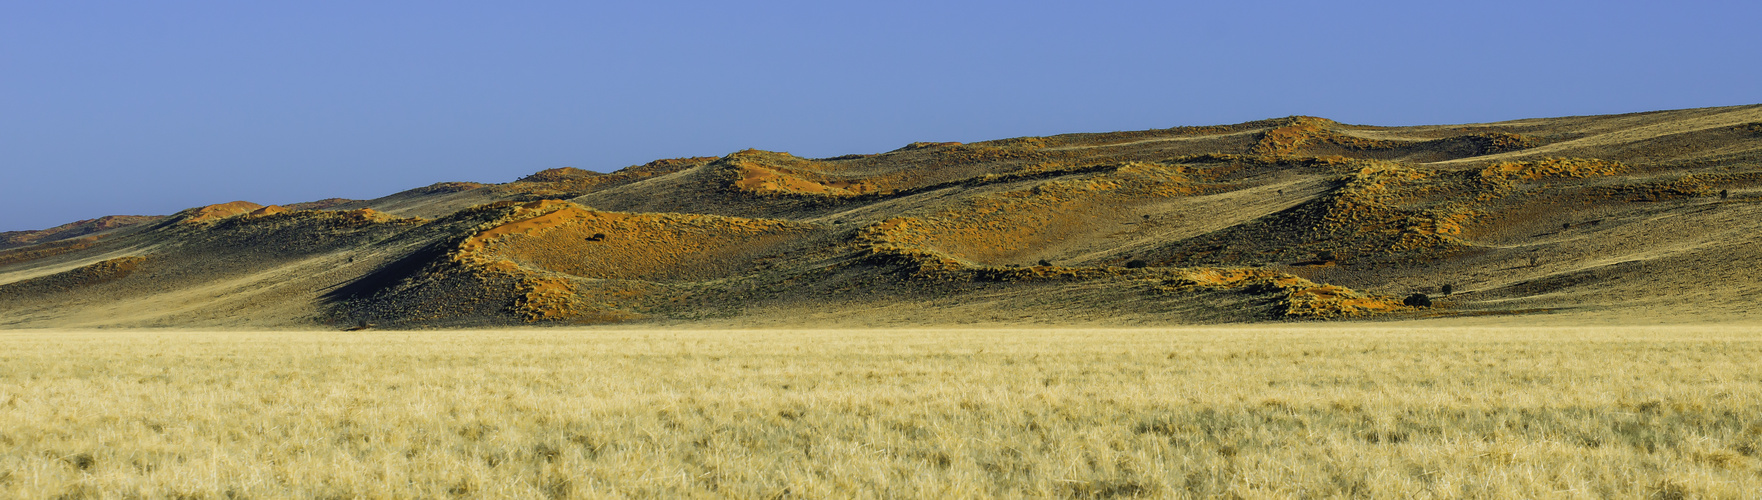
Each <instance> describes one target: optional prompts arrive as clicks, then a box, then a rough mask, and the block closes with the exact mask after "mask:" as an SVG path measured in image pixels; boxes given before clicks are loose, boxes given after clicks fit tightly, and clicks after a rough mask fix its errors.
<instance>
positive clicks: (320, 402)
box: [0, 320, 1762, 499]
mask: <svg viewBox="0 0 1762 500" xmlns="http://www.w3.org/2000/svg"><path fill="white" fill-rule="evenodd" d="M1462 325H1463V323H1462V322H1461V321H1460V320H1459V321H1458V322H1457V323H1454V324H1441V323H1426V322H1420V323H1405V324H1390V323H1380V324H1379V323H1358V324H1335V325H1297V326H1293V325H1272V326H1264V325H1263V326H1242V327H1223V328H1180V329H1161V330H1157V329H1136V330H1122V329H1039V330H1029V329H976V330H934V329H918V330H819V331H814V330H721V331H707V330H700V331H674V330H516V331H489V332H483V331H475V332H441V333H436V332H372V331H369V332H355V333H337V332H245V331H237V332H182V331H49V330H37V331H13V332H0V497H5V498H213V499H220V498H449V497H468V498H603V497H614V498H616V497H732V498H828V497H832V498H837V497H867V498H881V497H885V498H932V497H933V498H970V497H1024V496H1026V497H1076V498H1102V497H1245V498H1326V497H1353V498H1363V497H1373V498H1702V497H1705V498H1756V497H1758V496H1762V458H1759V456H1758V453H1759V450H1762V411H1759V410H1762V370H1758V369H1757V367H1758V366H1759V364H1758V363H1759V362H1762V328H1755V327H1740V326H1719V325H1712V326H1652V327H1638V326H1626V327H1514V326H1462Z"/></svg>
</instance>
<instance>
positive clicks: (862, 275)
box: [0, 105, 1762, 328]
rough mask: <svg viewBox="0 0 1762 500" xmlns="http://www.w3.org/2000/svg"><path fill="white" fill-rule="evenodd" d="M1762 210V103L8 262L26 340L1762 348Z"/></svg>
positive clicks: (930, 159)
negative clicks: (859, 333)
mask: <svg viewBox="0 0 1762 500" xmlns="http://www.w3.org/2000/svg"><path fill="white" fill-rule="evenodd" d="M1759 188H1762V105H1751V106H1736V107H1725V108H1706V109H1690V110H1678V111H1659V112H1649V113H1635V114H1626V115H1610V116H1588V117H1566V118H1542V119H1524V120H1515V121H1509V122H1499V123H1486V124H1468V125H1439V126H1419V127H1376V126H1364V125H1347V124H1341V123H1337V122H1334V121H1331V120H1327V119H1323V118H1315V117H1288V118H1279V119H1271V120H1261V121H1255V122H1248V123H1242V124H1236V125H1220V126H1208V127H1176V128H1170V129H1158V130H1144V131H1134V132H1110V133H1083V134H1067V135H1057V136H1049V137H1021V138H1014V139H1003V140H996V141H987V142H979V143H970V144H961V143H950V142H919V143H912V144H910V145H906V146H904V147H901V148H899V149H896V150H893V151H889V152H885V153H880V154H853V155H846V156H840V157H835V158H821V159H810V158H799V157H796V156H793V155H790V154H788V153H781V152H769V151H759V150H746V151H739V152H735V153H732V154H729V155H727V156H723V157H719V158H709V157H705V158H682V159H672V160H660V161H655V162H651V163H648V164H645V165H640V166H633V167H630V168H626V169H623V170H619V171H617V172H612V173H607V174H600V173H595V172H590V171H586V170H579V169H553V170H546V171H542V172H538V173H535V174H533V175H531V176H528V177H525V178H522V179H521V180H519V181H516V182H511V183H506V184H478V183H463V182H461V183H442V184H436V185H432V186H427V187H423V188H417V189H412V190H409V191H405V192H401V193H397V194H393V195H390V196H387V197H384V198H379V199H374V200H341V199H331V200H324V201H321V202H313V203H308V204H297V205H289V206H286V207H278V206H262V205H258V204H255V203H249V202H233V203H228V204H222V205H213V206H207V207H197V208H192V209H190V210H186V211H183V212H180V213H178V214H174V215H170V216H164V217H138V216H118V217H106V218H103V219H95V220H90V221H80V222H76V223H72V224H68V225H64V226H60V227H57V228H53V229H48V230H44V231H32V232H11V233H3V234H0V327H96V326H121V327H155V326H167V327H171V326H175V327H242V326H250V327H256V328H307V327H334V328H345V327H360V326H362V325H371V326H373V327H379V328H429V327H481V326H501V325H522V324H565V325H574V324H602V323H659V324H674V323H693V322H717V323H718V324H729V323H734V324H753V325H761V324H791V325H812V324H828V323H834V322H835V323H837V324H846V325H849V324H861V325H905V324H998V323H1010V324H1019V323H1051V324H1095V325H1160V324H1184V323H1227V322H1253V321H1287V320H1310V319H1337V318H1386V319H1391V320H1398V319H1407V318H1427V317H1441V316H1442V317H1449V316H1479V315H1511V314H1528V315H1542V314H1556V313H1573V314H1586V315H1607V316H1610V317H1622V318H1642V319H1673V320H1698V319H1715V320H1718V319H1731V318H1740V319H1742V318H1749V319H1754V318H1755V317H1756V315H1757V313H1755V312H1753V308H1752V307H1751V306H1750V304H1751V303H1752V302H1753V297H1755V294H1756V292H1758V291H1762V290H1759V289H1762V271H1758V270H1757V266H1755V265H1753V264H1752V263H1753V262H1755V261H1756V260H1757V258H1758V257H1762V246H1759V245H1762V238H1759V237H1757V236H1756V235H1757V234H1758V232H1759V231H1762V189H1759ZM1416 294H1420V295H1424V297H1416ZM1428 304H1429V305H1428Z"/></svg>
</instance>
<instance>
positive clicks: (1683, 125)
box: [1423, 106, 1762, 165]
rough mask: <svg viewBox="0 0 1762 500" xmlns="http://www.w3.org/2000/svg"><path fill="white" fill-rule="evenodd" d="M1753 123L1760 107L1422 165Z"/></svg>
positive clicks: (1760, 115)
mask: <svg viewBox="0 0 1762 500" xmlns="http://www.w3.org/2000/svg"><path fill="white" fill-rule="evenodd" d="M1755 121H1762V106H1756V107H1751V108H1748V109H1739V110H1735V111H1727V112H1724V113H1718V114H1714V115H1709V116H1706V117H1702V118H1698V119H1690V120H1672V121H1667V122H1664V123H1657V124H1652V125H1641V126H1638V127H1633V128H1628V129H1621V130H1616V131H1611V132H1605V133H1601V134H1596V135H1592V136H1589V137H1582V138H1578V139H1573V140H1570V141H1564V142H1556V143H1554V144H1549V145H1546V146H1541V147H1536V148H1530V149H1520V150H1517V151H1511V152H1507V153H1499V154H1493V155H1486V156H1473V157H1468V158H1458V159H1454V160H1445V161H1438V162H1431V163H1424V164H1423V165H1457V164H1463V163H1474V162H1482V161H1488V160H1508V159H1515V158H1520V157H1532V156H1536V155H1542V154H1547V153H1550V152H1556V151H1563V150H1567V149H1574V148H1581V147H1594V146H1609V145H1616V144H1629V143H1635V142H1640V141H1644V140H1647V139H1652V138H1655V137H1662V136H1666V135H1673V134H1680V133H1685V132H1699V131H1702V130H1708V129H1715V128H1721V127H1730V126H1735V125H1741V124H1744V123H1750V122H1755Z"/></svg>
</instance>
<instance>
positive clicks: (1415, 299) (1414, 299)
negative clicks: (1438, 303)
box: [1401, 293, 1432, 307]
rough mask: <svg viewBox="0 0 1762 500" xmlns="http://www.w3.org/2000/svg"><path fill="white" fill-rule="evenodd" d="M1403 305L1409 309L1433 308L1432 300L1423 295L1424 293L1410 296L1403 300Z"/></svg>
mask: <svg viewBox="0 0 1762 500" xmlns="http://www.w3.org/2000/svg"><path fill="white" fill-rule="evenodd" d="M1401 305H1405V306H1407V307H1431V306H1432V298H1431V297H1427V296H1426V294H1423V293H1416V294H1413V295H1408V296H1407V298H1405V299H1401Z"/></svg>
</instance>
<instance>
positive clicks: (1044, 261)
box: [1039, 259, 1052, 266]
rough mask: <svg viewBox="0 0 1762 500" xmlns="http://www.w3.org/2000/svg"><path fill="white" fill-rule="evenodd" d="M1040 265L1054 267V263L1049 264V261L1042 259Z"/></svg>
mask: <svg viewBox="0 0 1762 500" xmlns="http://www.w3.org/2000/svg"><path fill="white" fill-rule="evenodd" d="M1039 265H1041V266H1051V265H1052V262H1048V261H1047V260H1046V259H1040V264H1039Z"/></svg>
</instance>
